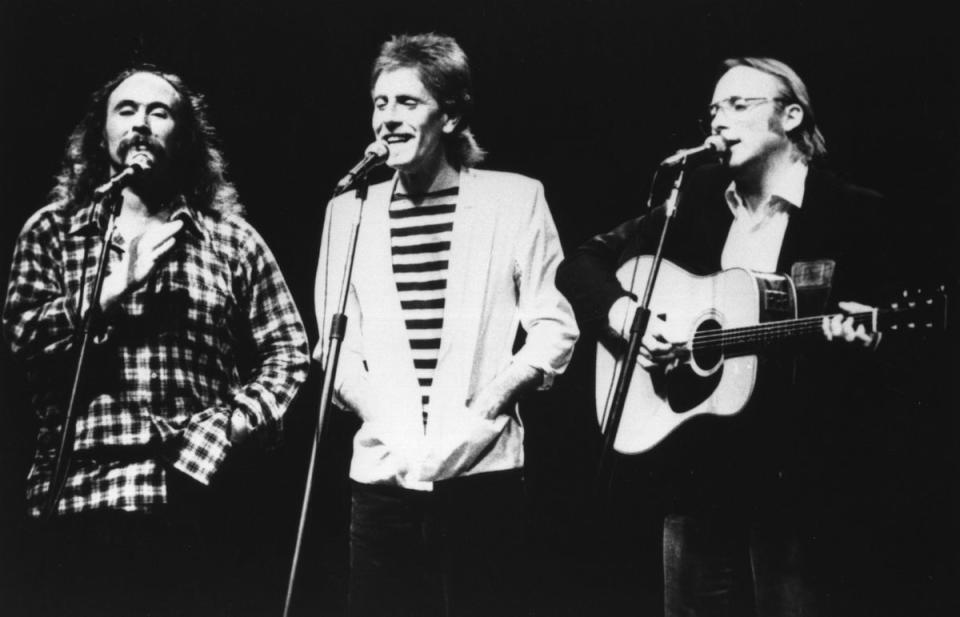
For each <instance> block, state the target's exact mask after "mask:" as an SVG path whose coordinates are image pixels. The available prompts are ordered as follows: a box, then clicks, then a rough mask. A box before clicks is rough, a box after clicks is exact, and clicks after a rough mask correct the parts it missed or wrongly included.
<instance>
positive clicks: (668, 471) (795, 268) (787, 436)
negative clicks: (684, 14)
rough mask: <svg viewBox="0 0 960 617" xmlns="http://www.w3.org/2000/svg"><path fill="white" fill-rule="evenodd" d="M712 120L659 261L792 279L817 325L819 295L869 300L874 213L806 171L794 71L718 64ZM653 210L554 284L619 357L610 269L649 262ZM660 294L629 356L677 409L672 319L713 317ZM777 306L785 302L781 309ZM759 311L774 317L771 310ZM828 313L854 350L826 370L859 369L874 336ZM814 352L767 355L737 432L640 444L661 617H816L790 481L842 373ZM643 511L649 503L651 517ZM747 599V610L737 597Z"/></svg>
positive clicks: (808, 160)
mask: <svg viewBox="0 0 960 617" xmlns="http://www.w3.org/2000/svg"><path fill="white" fill-rule="evenodd" d="M708 112H709V113H708V116H707V118H706V124H707V126H708V127H709V130H710V133H711V134H712V136H713V137H712V139H719V140H722V143H723V144H724V148H723V149H724V150H725V151H726V152H725V156H724V157H723V160H722V162H721V164H719V165H708V166H705V167H703V168H699V169H696V170H694V171H693V172H690V173H689V174H688V175H687V179H686V181H685V186H684V189H683V191H682V193H681V196H680V200H679V205H678V210H677V214H676V217H675V220H674V222H673V223H672V224H671V226H670V228H669V230H668V233H667V236H666V244H665V246H664V249H663V250H664V253H663V255H664V258H665V260H667V261H669V262H672V263H673V264H675V265H676V266H679V267H680V268H683V269H685V270H687V271H688V272H689V273H690V274H693V275H698V276H709V275H713V274H716V273H718V272H720V271H722V270H728V269H732V268H743V269H747V270H751V271H753V272H758V273H762V274H760V275H759V276H761V277H762V276H764V275H766V274H773V273H780V274H787V275H791V278H792V281H793V284H794V285H795V289H796V292H797V294H796V295H797V300H796V305H795V307H796V308H799V311H800V314H801V315H805V314H806V315H817V314H821V313H825V312H826V310H825V309H827V308H828V303H827V300H828V298H829V299H830V300H832V301H835V300H846V299H859V300H862V301H867V300H869V299H870V297H871V296H874V295H875V294H876V293H877V289H878V288H879V286H880V285H879V279H878V276H879V274H878V273H880V272H883V271H884V269H883V268H882V267H879V266H877V265H876V264H875V260H876V259H877V256H878V254H879V251H878V248H879V247H878V245H877V243H876V239H877V238H879V237H881V235H880V234H877V233H875V231H876V229H878V228H879V227H878V226H879V225H881V224H882V223H881V221H882V220H883V219H882V216H881V213H882V208H881V205H882V203H883V202H882V200H881V199H880V198H879V197H878V196H877V195H876V194H874V193H872V192H870V191H866V190H864V189H861V188H858V187H855V186H852V185H849V184H847V183H845V182H842V181H840V180H839V179H838V178H837V177H836V176H834V175H832V174H831V173H829V172H827V171H826V170H825V169H823V168H822V167H820V166H818V165H817V164H816V163H817V161H818V160H819V159H820V158H821V157H822V156H823V155H824V154H825V146H824V140H823V136H822V135H821V134H820V131H819V130H818V129H817V125H816V122H815V120H814V115H813V108H812V106H811V103H810V96H809V94H808V92H807V88H806V86H805V85H804V83H803V81H801V79H800V78H799V76H797V74H796V73H795V72H794V71H793V69H791V68H790V67H789V66H787V65H786V64H784V63H783V62H780V61H778V60H774V59H771V58H735V59H730V60H727V61H726V62H724V63H723V65H722V67H721V70H720V73H719V79H718V81H717V82H716V85H715V89H714V93H713V99H712V101H711V103H710V105H709V107H708ZM665 213H666V210H665V208H664V207H662V206H661V207H658V208H655V209H653V210H652V211H651V212H650V213H648V214H646V215H645V216H641V217H639V218H637V219H633V220H630V221H627V222H626V223H624V224H622V225H620V226H619V227H617V228H616V229H614V230H612V231H610V232H608V233H606V234H601V235H599V236H596V237H594V238H592V239H591V240H589V241H588V242H586V243H585V244H583V245H582V246H580V247H579V248H578V249H576V250H575V251H573V252H572V253H571V255H570V256H569V258H568V259H567V260H566V261H565V262H564V263H563V264H561V265H560V267H559V269H558V273H557V286H558V287H559V289H560V290H561V291H562V292H563V293H564V295H565V296H566V297H567V298H568V299H569V300H570V302H571V304H572V305H573V307H574V310H575V311H576V313H577V318H578V321H579V323H580V326H581V327H582V328H583V330H584V332H586V333H589V334H591V335H592V336H594V337H596V338H597V339H599V340H604V341H608V342H609V343H610V344H612V345H613V346H614V348H617V347H619V348H622V347H624V346H625V345H624V339H626V338H627V337H629V332H628V329H629V325H630V324H631V323H632V322H633V316H634V314H635V311H636V309H637V308H638V302H637V296H638V294H639V293H640V292H641V289H635V290H633V291H634V293H631V292H630V291H628V290H627V289H625V288H624V286H623V284H621V281H620V280H618V278H617V271H618V269H620V268H621V267H623V266H625V264H627V263H628V262H631V260H632V259H633V258H636V257H638V256H649V255H653V254H654V252H655V251H656V249H657V246H658V241H659V239H660V234H661V231H662V229H663V227H664V224H665V220H666V214H665ZM631 263H632V262H631ZM631 267H633V266H631ZM671 270H673V269H671ZM768 279H769V280H774V279H773V278H771V277H768ZM672 280H673V281H674V286H670V282H668V281H667V280H665V276H664V275H663V271H661V276H660V278H659V279H658V282H657V286H656V288H655V289H657V290H658V292H659V294H660V297H664V298H668V297H669V298H674V297H676V298H677V300H676V302H677V304H676V305H675V306H674V307H673V308H672V309H670V310H666V311H665V310H664V308H663V307H662V306H659V307H656V306H655V307H653V308H654V309H655V310H654V314H653V315H651V317H650V321H649V325H648V327H647V331H646V333H645V335H644V337H643V339H642V341H641V348H640V356H639V359H638V362H639V364H640V365H641V366H642V367H643V368H639V367H638V368H637V371H646V372H647V374H649V375H650V377H649V379H650V380H651V383H654V384H657V385H654V386H653V388H655V389H658V390H657V394H658V395H659V396H661V397H666V398H667V400H669V401H670V402H671V403H672V401H673V400H674V395H677V396H678V397H683V396H687V397H690V398H691V399H693V397H695V396H697V394H696V393H695V392H693V391H692V390H691V388H693V387H696V386H697V384H696V383H695V381H696V379H695V378H691V379H689V380H687V381H685V382H680V381H671V380H673V379H674V377H675V376H676V375H684V374H686V373H684V371H689V367H687V366H686V364H685V363H686V361H688V360H689V359H690V351H689V350H690V346H689V344H688V340H687V337H690V336H691V335H692V334H691V333H690V332H688V331H686V330H684V326H685V325H686V324H687V322H684V321H681V320H682V319H683V317H682V316H678V314H679V315H683V314H685V313H684V311H687V312H689V311H693V312H694V313H696V312H697V311H698V310H702V311H703V313H702V314H704V315H709V314H712V313H711V312H710V311H712V310H713V308H714V307H713V306H710V307H701V306H700V305H699V304H695V303H696V301H697V298H696V297H693V296H692V294H688V295H684V289H690V288H689V287H688V288H684V287H683V286H682V284H677V283H676V282H675V281H676V279H672ZM776 280H780V279H776ZM772 285H773V283H771V289H774V288H773V287H772ZM778 289H779V288H778ZM789 295H790V294H789V293H788V292H787V291H784V292H783V294H782V296H780V297H782V298H787V297H789ZM769 297H770V298H774V294H771V295H770V296H769ZM740 300H741V301H743V302H749V301H750V299H749V298H741V299H740ZM755 304H756V303H755V302H754V305H752V306H751V308H752V309H753V310H756V309H757V307H756V306H755ZM781 304H782V306H783V308H786V306H787V304H788V303H781ZM688 305H689V306H695V307H697V308H690V307H689V306H688ZM841 306H842V308H846V309H849V310H851V311H859V310H862V309H864V308H866V307H863V306H858V305H856V304H854V303H850V304H844V303H841ZM765 308H767V309H770V310H773V309H775V308H777V307H774V306H773V302H772V301H771V306H769V307H765ZM671 313H673V314H671ZM696 314H699V313H696ZM841 315H842V313H837V314H836V317H833V318H830V319H826V318H823V321H822V324H821V323H820V322H816V321H815V322H816V323H817V324H818V326H819V327H822V330H823V339H824V340H825V341H826V340H835V341H846V342H848V343H849V345H848V346H847V349H846V350H845V351H844V352H843V353H839V354H836V355H837V356H840V357H842V360H849V361H851V362H859V361H860V360H862V353H863V352H862V350H860V349H859V348H860V347H863V348H872V347H874V346H875V344H876V342H877V335H876V334H872V333H869V332H867V331H866V330H865V329H864V328H863V326H856V327H855V326H854V321H853V320H852V318H850V317H845V318H844V317H842V316H841ZM780 318H781V319H782V318H785V315H781V317H780ZM715 319H717V320H720V321H721V322H722V320H723V317H716V318H715ZM671 326H673V327H671ZM681 330H684V331H683V332H681ZM826 347H827V345H826V344H825V343H820V346H819V347H816V346H815V347H814V349H812V350H808V352H807V354H805V355H802V356H801V357H800V360H799V361H798V365H797V366H798V367H799V369H798V370H797V372H794V371H793V360H794V358H793V356H792V355H786V356H778V355H771V356H768V357H765V358H763V360H762V368H761V373H760V376H761V378H770V379H768V380H767V381H766V382H764V381H760V382H759V385H758V389H757V391H755V392H754V396H753V399H752V400H751V402H750V403H749V404H748V405H747V407H746V408H745V409H744V410H743V411H741V412H740V413H739V414H737V415H736V416H735V417H733V418H719V417H716V416H710V415H704V416H697V417H695V418H693V419H691V420H689V422H687V423H686V424H684V425H683V426H682V427H680V428H678V430H677V431H676V432H674V433H673V434H670V435H667V436H665V437H664V438H663V439H662V441H660V442H659V443H657V444H656V445H654V446H653V448H654V452H651V453H650V454H649V456H648V457H647V459H646V461H647V464H648V465H649V466H650V467H649V469H650V470H652V472H651V476H654V477H657V478H659V479H660V483H659V486H661V488H662V489H663V490H664V491H665V493H666V495H665V496H664V501H665V503H666V506H664V508H665V510H666V511H665V517H664V519H663V531H662V533H663V536H662V538H663V574H664V593H665V609H666V614H667V615H668V616H669V617H679V616H681V615H684V616H689V615H697V616H704V615H743V614H751V613H755V614H758V615H761V616H764V617H766V616H779V615H811V614H814V612H813V611H815V610H816V605H817V603H816V601H815V597H816V594H815V593H813V587H812V585H811V582H810V581H811V578H810V569H809V561H808V559H807V557H808V556H809V555H808V552H807V551H805V550H804V549H805V548H806V547H805V540H806V539H808V536H806V535H805V534H804V533H803V529H802V523H804V522H805V521H803V518H804V517H803V513H804V512H808V511H809V510H807V509H806V508H809V507H810V506H811V503H812V502H809V501H808V496H807V495H804V492H803V491H804V490H805V489H806V488H807V487H809V486H810V485H809V484H805V483H802V482H800V481H799V477H800V475H801V474H802V473H804V472H807V473H813V470H814V469H815V465H814V464H813V461H815V460H816V458H815V457H814V458H812V459H811V458H810V453H811V451H812V450H810V449H809V448H814V447H816V443H817V442H818V441H820V442H822V441H823V436H822V435H817V434H815V430H814V427H815V426H817V421H816V418H819V417H822V416H820V415H818V414H820V413H825V412H824V410H825V409H827V408H829V407H828V406H829V405H841V401H842V400H843V399H842V393H843V391H844V389H843V387H842V386H845V385H846V384H845V383H843V382H842V379H845V378H847V377H850V376H851V375H853V373H852V372H850V371H849V370H845V369H844V368H842V367H846V365H843V364H833V363H830V362H827V360H828V359H829V358H830V357H831V356H832V355H834V354H831V353H829V352H836V351H837V350H828V349H826ZM834 347H836V346H834ZM842 360H838V361H842ZM711 366H712V365H711ZM826 367H830V368H826ZM847 368H848V367H847ZM719 370H720V371H721V372H720V373H716V374H712V375H711V377H710V379H713V378H717V379H719V376H720V375H723V372H722V371H723V365H722V364H721V365H720V369H719ZM674 371H677V372H676V373H674ZM677 379H678V380H679V379H681V378H679V377H678V378H677ZM794 379H796V381H794ZM703 382H706V380H703ZM703 382H701V383H703ZM681 383H682V384H684V385H679V384H681ZM673 384H678V385H677V388H678V389H677V390H676V391H673V390H672V389H671V388H672V387H673ZM701 387H702V386H701ZM681 388H686V389H681ZM707 392H710V390H709V389H708V390H707ZM704 396H706V394H704ZM694 400H696V401H699V400H703V399H702V398H701V399H694ZM689 409H691V407H680V404H678V405H677V407H676V408H673V407H671V410H670V412H668V413H674V412H676V413H675V415H676V417H681V415H682V413H683V412H685V411H687V410H689ZM634 411H635V412H642V411H643V410H634ZM651 424H653V423H652V422H651V423H648V424H647V425H645V426H644V428H643V429H637V430H649V429H650V425H651ZM623 430H624V429H623V425H621V433H622V431H623ZM653 501H654V499H653V498H652V496H651V498H650V499H649V501H647V503H652V502H653ZM745 589H747V590H749V592H748V593H747V594H746V596H744V595H743V594H741V593H740V592H742V591H743V590H745ZM745 597H746V599H747V600H746V604H744V600H745ZM751 604H752V606H750V605H751Z"/></svg>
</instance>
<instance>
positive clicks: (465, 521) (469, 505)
mask: <svg viewBox="0 0 960 617" xmlns="http://www.w3.org/2000/svg"><path fill="white" fill-rule="evenodd" d="M523 512H524V488H523V477H522V473H521V471H520V470H510V471H506V472H492V473H486V474H477V475H475V476H467V477H463V478H456V479H453V480H446V481H443V482H437V483H435V485H434V490H433V491H426V492H424V491H412V490H407V489H404V488H400V487H397V486H387V485H369V484H360V483H354V484H353V496H352V510H351V521H350V591H349V606H350V615H351V616H352V617H361V616H362V617H370V616H377V615H390V616H393V617H396V616H411V617H413V616H416V617H433V616H436V617H440V616H442V617H470V616H477V617H479V616H481V615H497V616H502V617H509V616H521V615H526V608H525V607H526V598H525V595H526V590H525V585H524V584H523V581H522V577H523V576H524V575H525V570H526V569H525V567H524V559H525V552H524V542H525V533H524V515H523Z"/></svg>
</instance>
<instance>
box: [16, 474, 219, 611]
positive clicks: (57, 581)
mask: <svg viewBox="0 0 960 617" xmlns="http://www.w3.org/2000/svg"><path fill="white" fill-rule="evenodd" d="M170 477H171V481H170V485H169V486H168V490H169V494H170V505H169V506H167V507H164V508H161V509H160V510H158V511H156V512H151V513H131V512H123V511H120V510H97V511H91V512H84V513H80V514H71V515H63V516H56V517H54V518H53V520H52V521H50V522H48V523H42V522H40V521H35V522H32V523H31V525H30V527H29V528H28V533H29V535H30V541H29V545H30V547H31V555H30V564H28V565H27V567H28V568H30V570H31V572H32V573H33V576H32V577H31V580H30V582H29V585H28V589H26V590H25V593H26V594H28V595H29V597H28V598H27V599H26V600H27V601H26V604H27V605H28V610H29V613H30V614H31V615H34V616H36V617H62V616H64V615H70V616H72V617H112V616H116V617H121V616H122V617H141V616H142V617H201V616H202V617H207V616H210V615H213V616H217V615H221V614H222V606H223V604H222V601H221V597H220V592H219V591H218V589H219V585H220V584H222V581H221V580H220V576H221V573H220V572H217V571H216V569H217V568H216V567H215V566H214V565H213V564H214V563H215V561H214V560H213V555H211V552H210V550H209V547H210V544H209V542H208V540H207V538H206V537H205V533H204V528H203V526H202V525H201V524H200V522H199V521H198V518H197V514H198V512H197V510H198V508H201V509H202V507H203V506H202V501H203V497H202V491H203V490H204V487H201V486H199V485H196V484H195V483H194V482H193V481H192V480H190V479H188V478H185V477H179V474H175V473H171V474H170Z"/></svg>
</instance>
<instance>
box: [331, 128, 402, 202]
mask: <svg viewBox="0 0 960 617" xmlns="http://www.w3.org/2000/svg"><path fill="white" fill-rule="evenodd" d="M388 156H390V150H389V148H387V144H385V143H383V142H382V141H380V140H377V141H375V142H373V143H372V144H370V145H369V146H367V149H366V150H365V151H364V153H363V158H362V159H360V162H359V163H357V164H356V165H354V166H353V167H351V168H350V171H348V172H347V175H345V176H344V177H342V178H340V182H337V188H335V189H334V191H333V194H334V195H339V194H341V193H345V192H347V191H348V190H350V189H351V188H353V185H354V184H355V183H356V182H357V180H359V179H361V178H363V177H364V176H366V175H367V174H368V173H370V170H371V169H373V168H374V167H377V166H378V165H380V164H382V163H383V162H384V161H386V160H387V157H388Z"/></svg>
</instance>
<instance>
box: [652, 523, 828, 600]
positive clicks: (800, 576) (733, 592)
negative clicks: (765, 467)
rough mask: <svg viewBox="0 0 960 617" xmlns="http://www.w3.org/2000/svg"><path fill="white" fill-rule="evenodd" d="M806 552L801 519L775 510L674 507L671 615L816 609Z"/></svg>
mask: <svg viewBox="0 0 960 617" xmlns="http://www.w3.org/2000/svg"><path fill="white" fill-rule="evenodd" d="M802 553H803V551H802V550H801V539H800V537H799V534H798V533H797V531H796V528H795V526H793V525H792V524H790V523H788V522H787V521H785V520H783V519H782V518H781V517H778V516H776V515H774V514H772V513H771V514H770V516H763V517H758V520H756V521H749V520H746V519H741V520H734V518H732V517H722V516H718V515H711V514H703V515H699V514H698V515H680V514H672V515H669V516H667V517H666V518H665V519H664V525H663V570H664V593H665V599H664V607H665V611H664V612H665V615H666V617H694V616H695V617H707V616H709V617H715V616H716V617H720V616H724V617H726V616H740V615H751V614H756V615H757V616H758V617H793V616H797V617H799V616H805V617H806V616H810V615H814V614H815V607H814V602H813V599H812V594H811V593H810V589H809V587H810V585H809V584H808V583H807V580H806V577H805V574H804V564H803V559H802ZM751 599H752V604H753V606H752V607H751V606H749V605H750V604H751Z"/></svg>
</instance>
